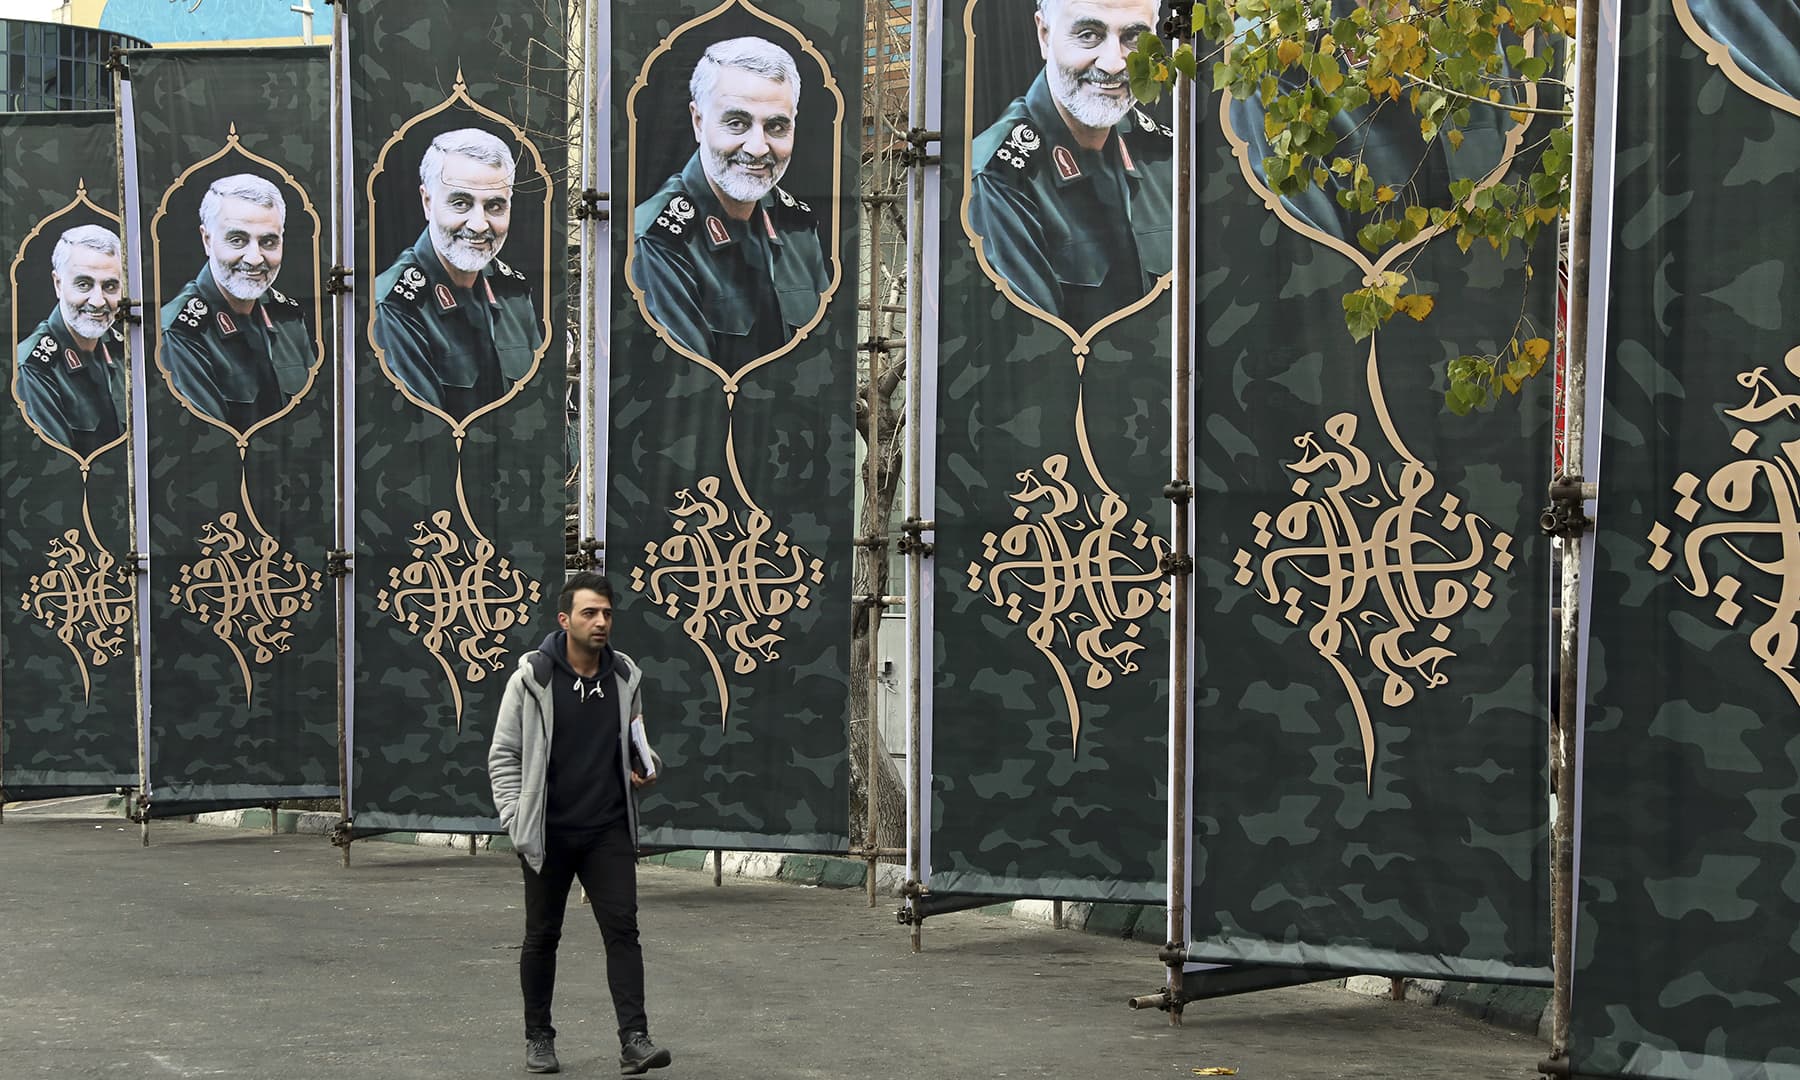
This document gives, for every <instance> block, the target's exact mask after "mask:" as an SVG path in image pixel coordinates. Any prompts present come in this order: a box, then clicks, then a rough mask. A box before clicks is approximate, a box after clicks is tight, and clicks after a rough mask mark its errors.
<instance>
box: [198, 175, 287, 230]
mask: <svg viewBox="0 0 1800 1080" xmlns="http://www.w3.org/2000/svg"><path fill="white" fill-rule="evenodd" d="M226 199H242V200H244V201H245V202H247V203H254V204H255V205H257V206H260V207H262V208H263V209H265V210H273V211H275V216H276V217H277V218H278V219H280V221H281V224H282V226H283V227H284V228H285V227H286V225H287V200H286V199H284V198H282V197H281V189H280V188H278V187H276V186H275V185H274V184H272V183H270V182H269V181H267V180H265V179H263V178H262V177H260V176H257V175H255V174H254V173H238V174H237V175H235V176H223V177H220V178H219V179H217V180H214V181H213V182H212V186H211V187H209V188H207V189H206V196H205V197H204V198H202V199H201V200H200V227H201V228H203V229H205V230H206V231H207V232H209V233H210V232H217V231H218V227H219V208H220V207H222V206H223V205H224V204H225V200H226Z"/></svg>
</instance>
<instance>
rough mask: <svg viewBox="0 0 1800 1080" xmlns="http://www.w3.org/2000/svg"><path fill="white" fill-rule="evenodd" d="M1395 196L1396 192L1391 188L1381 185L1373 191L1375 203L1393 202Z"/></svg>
mask: <svg viewBox="0 0 1800 1080" xmlns="http://www.w3.org/2000/svg"><path fill="white" fill-rule="evenodd" d="M1397 194H1398V192H1396V191H1395V190H1394V189H1393V188H1391V187H1388V186H1387V185H1386V184H1383V185H1381V186H1380V187H1378V188H1376V189H1375V201H1376V202H1378V203H1390V202H1393V201H1394V196H1395V195H1397Z"/></svg>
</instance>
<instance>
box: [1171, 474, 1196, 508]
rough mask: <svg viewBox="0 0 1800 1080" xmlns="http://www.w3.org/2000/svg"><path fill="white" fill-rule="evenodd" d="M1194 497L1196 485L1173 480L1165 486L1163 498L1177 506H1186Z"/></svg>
mask: <svg viewBox="0 0 1800 1080" xmlns="http://www.w3.org/2000/svg"><path fill="white" fill-rule="evenodd" d="M1193 497H1194V485H1193V484H1191V483H1189V482H1188V481H1186V480H1171V481H1169V482H1168V483H1166V484H1164V485H1163V498H1165V499H1167V500H1169V501H1170V502H1172V503H1174V504H1175V505H1177V506H1186V505H1187V504H1188V502H1189V501H1190V500H1192V499H1193Z"/></svg>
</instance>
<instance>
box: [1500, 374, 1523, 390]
mask: <svg viewBox="0 0 1800 1080" xmlns="http://www.w3.org/2000/svg"><path fill="white" fill-rule="evenodd" d="M1500 384H1501V385H1502V386H1504V387H1506V391H1507V393H1509V394H1516V393H1518V392H1519V388H1520V387H1521V386H1524V385H1525V384H1524V383H1523V382H1521V381H1520V380H1518V379H1516V378H1514V377H1513V376H1512V374H1511V373H1510V372H1508V373H1506V374H1503V375H1501V376H1500Z"/></svg>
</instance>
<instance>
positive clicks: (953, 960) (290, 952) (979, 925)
mask: <svg viewBox="0 0 1800 1080" xmlns="http://www.w3.org/2000/svg"><path fill="white" fill-rule="evenodd" d="M71 805H73V806H76V807H80V806H82V805H83V804H41V805H38V806H35V807H27V808H24V809H20V808H13V807H9V808H8V810H7V813H6V818H5V823H4V824H3V825H0V1077H4V1078H5V1080H26V1078H39V1077H57V1078H84V1077H109V1078H111V1077H133V1078H135V1077H147V1078H158V1077H211V1076H230V1077H243V1078H246V1080H336V1078H352V1077H354V1078H365V1077H367V1078H380V1080H413V1078H418V1080H426V1078H430V1080H443V1078H453V1077H508V1076H524V1075H525V1073H524V1069H523V1055H524V1037H523V1031H522V1021H521V1019H520V1006H519V991H518V975H517V963H518V947H519V938H520V935H521V932H522V928H523V918H524V917H523V913H522V908H521V901H522V891H523V890H522V886H521V884H520V881H519V869H518V864H517V862H516V860H515V858H514V857H513V856H511V855H503V854H490V853H482V854H480V855H475V856H470V855H466V854H459V853H454V852H451V851H447V850H445V849H441V848H438V849H433V848H425V847H418V846H412V845H403V844H384V843H379V842H360V843H358V844H357V845H356V846H355V848H354V849H353V865H352V866H351V867H349V868H348V869H345V868H344V867H343V866H342V865H341V863H340V856H339V853H338V851H337V850H336V849H334V848H332V847H331V846H330V845H329V844H327V843H326V842H325V841H324V840H322V839H321V838H319V837H315V836H295V835H284V836H272V835H269V834H267V833H261V832H255V831H248V830H227V829H220V828H215V827H209V826H203V825H191V824H185V823H176V822H169V821H158V822H156V823H155V824H154V825H153V827H152V833H151V846H149V847H147V848H146V847H144V846H142V845H141V843H140V841H139V835H138V830H137V828H136V826H134V825H130V824H128V823H125V822H122V821H120V820H119V819H118V818H116V817H102V816H95V815H94V814H92V813H91V812H88V813H76V812H72V811H71V809H70V806H71ZM90 805H91V804H90ZM638 883H639V893H640V895H639V905H640V908H641V915H640V922H641V927H642V935H643V942H644V953H645V960H646V965H647V974H648V984H649V1012H650V1020H651V1029H652V1035H653V1037H654V1038H655V1039H656V1041H657V1042H658V1043H659V1044H660V1045H663V1046H667V1047H669V1048H670V1049H671V1050H672V1051H673V1052H674V1055H675V1062H674V1065H673V1067H672V1068H670V1069H667V1070H661V1071H659V1072H657V1073H653V1074H651V1075H652V1076H653V1077H655V1078H658V1080H661V1078H671V1080H673V1078H677V1077H687V1078H706V1080H731V1078H738V1077H745V1078H748V1077H757V1078H764V1077H767V1078H776V1080H810V1078H821V1080H825V1078H828V1080H876V1078H880V1080H900V1078H904V1080H962V1078H972V1077H981V1078H986V1077H1008V1078H1026V1077H1105V1078H1108V1080H1136V1078H1150V1077H1156V1078H1176V1077H1193V1076H1196V1075H1236V1076H1237V1077H1240V1078H1241V1080H1301V1078H1306V1080H1331V1078H1359V1080H1360V1078H1382V1080H1392V1078H1401V1077H1405V1078H1426V1080H1431V1078H1440V1077H1441V1078H1445V1080H1452V1078H1453V1080H1482V1078H1490V1077H1492V1078H1500V1077H1508V1078H1517V1080H1524V1078H1528V1077H1532V1076H1535V1075H1536V1070H1535V1064H1536V1062H1537V1061H1538V1059H1539V1058H1540V1057H1541V1056H1542V1053H1543V1047H1542V1046H1541V1044H1539V1042H1538V1041H1537V1040H1536V1039H1533V1038H1530V1037H1527V1036H1524V1035H1519V1034H1516V1033H1513V1032H1509V1031H1504V1030H1500V1029H1497V1028H1493V1027H1489V1026H1487V1025H1484V1024H1482V1023H1480V1022H1478V1021H1474V1020H1469V1019H1466V1018H1464V1017H1461V1016H1459V1015H1456V1014H1454V1013H1451V1012H1449V1011H1447V1010H1438V1009H1426V1008H1422V1007H1419V1006H1417V1005H1412V1004H1408V1003H1404V1002H1402V1003H1395V1002H1389V1001H1385V1000H1381V999H1377V998H1365V997H1359V996H1356V995H1352V994H1348V993H1345V992H1343V991H1342V990H1339V989H1335V988H1332V987H1331V986H1330V985H1329V984H1325V985H1321V986H1312V987H1300V988H1293V989H1286V990H1277V991H1268V992H1264V993H1260V994H1251V995H1245V996H1241V997H1235V998H1228V999H1224V1000H1220V1001H1216V1002H1210V1003H1196V1004H1193V1005H1190V1006H1189V1007H1188V1009H1187V1011H1186V1016H1185V1022H1184V1024H1183V1025H1182V1026H1181V1027H1171V1026H1170V1024H1169V1022H1168V1019H1167V1017H1166V1016H1165V1015H1163V1014H1162V1013H1158V1012H1154V1011H1143V1012H1134V1011H1131V1010H1129V1009H1127V1008H1126V1006H1125V1002H1126V1000H1127V999H1128V998H1130V997H1131V996H1133V995H1136V994H1144V993H1149V992H1152V991H1154V990H1155V989H1156V988H1157V986H1159V985H1160V983H1161V980H1162V969H1161V968H1160V967H1159V966H1158V965H1157V963H1156V961H1155V957H1154V952H1153V950H1152V949H1151V948H1150V947H1148V946H1146V945H1145V944H1143V943H1141V942H1139V943H1133V942H1125V941H1118V940H1113V939H1109V938H1105V937H1101V936H1099V935H1094V934H1085V933H1079V932H1075V931H1069V930H1055V929H1052V928H1050V927H1048V926H1044V925H1040V924H1036V923H1031V922H1028V921H1025V920H1019V919H1013V918H1007V917H1001V916H996V915H990V914H984V913H981V912H962V913H957V914H952V915H942V916H937V917H934V918H932V919H931V920H929V921H928V922H927V923H926V924H925V926H924V945H925V949H924V951H923V952H922V953H919V954H917V955H914V954H913V953H912V952H911V951H910V949H909V946H908V941H907V934H906V930H905V928H904V927H901V926H899V925H897V924H896V923H895V921H894V918H893V909H894V906H895V904H894V902H893V901H892V900H888V899H884V900H883V901H882V902H881V905H880V906H879V907H877V908H875V909H870V908H869V907H868V906H867V900H866V898H865V896H864V894H863V893H862V892H861V891H859V890H835V889H822V888H808V887H803V886H798V885H793V884H789V883H786V882H776V881H763V880H755V879H747V878H727V879H726V881H725V883H724V885H723V886H722V887H715V886H714V885H713V883H712V876H711V875H710V874H705V873H695V872H692V871H686V870H676V869H668V868H664V867H657V866H643V867H641V868H640V870H639V876H638ZM560 966H561V973H560V976H559V980H558V986H557V1001H556V1021H557V1026H558V1028H559V1029H560V1030H561V1034H560V1037H559V1038H558V1040H557V1049H558V1052H559V1054H560V1056H561V1058H562V1063H563V1073H564V1074H565V1075H568V1076H573V1077H603V1076H616V1075H618V1065H617V1052H618V1049H617V1038H616V1034H615V1032H614V1030H613V1029H614V1024H613V1020H612V1008H611V1004H610V1000H609V999H608V997H607V991H606V978H605V971H604V966H603V960H602V952H601V948H600V936H599V932H598V931H597V930H596V929H595V928H594V926H593V923H592V921H591V918H590V917H589V916H588V915H587V913H586V910H585V909H577V910H572V911H571V912H570V917H569V920H568V922H567V923H566V925H565V928H564V937H563V945H562V953H561V965H560ZM1202 1069H1232V1070H1235V1073H1234V1074H1225V1073H1213V1074H1207V1073H1199V1072H1197V1070H1202Z"/></svg>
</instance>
